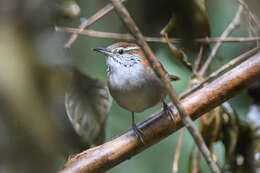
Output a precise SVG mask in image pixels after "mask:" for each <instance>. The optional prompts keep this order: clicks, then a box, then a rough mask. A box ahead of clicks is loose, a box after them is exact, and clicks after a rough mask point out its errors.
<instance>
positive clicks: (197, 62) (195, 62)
mask: <svg viewBox="0 0 260 173" xmlns="http://www.w3.org/2000/svg"><path fill="white" fill-rule="evenodd" d="M204 47H205V45H201V46H200V51H199V54H198V56H197V58H196V59H195V61H194V66H193V68H192V71H193V74H195V73H196V72H197V71H198V69H199V66H200V62H201V59H202V57H203V53H204Z"/></svg>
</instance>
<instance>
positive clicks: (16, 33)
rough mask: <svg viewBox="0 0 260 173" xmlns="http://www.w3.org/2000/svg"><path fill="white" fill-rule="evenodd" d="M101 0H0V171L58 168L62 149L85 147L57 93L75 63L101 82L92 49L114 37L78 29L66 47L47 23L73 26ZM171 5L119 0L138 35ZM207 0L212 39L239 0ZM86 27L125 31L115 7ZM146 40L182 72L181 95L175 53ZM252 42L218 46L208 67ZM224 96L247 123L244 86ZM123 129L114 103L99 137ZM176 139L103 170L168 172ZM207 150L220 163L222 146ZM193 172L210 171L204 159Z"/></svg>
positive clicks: (125, 121)
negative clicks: (86, 33)
mask: <svg viewBox="0 0 260 173" xmlns="http://www.w3.org/2000/svg"><path fill="white" fill-rule="evenodd" d="M107 3H109V1H105V0H97V1H91V0H78V1H76V2H74V1H73V0H55V1H51V0H25V1H23V2H21V1H19V0H2V1H1V2H0V56H1V58H0V138H1V139H0V154H1V156H2V157H1V158H0V172H4V173H12V172H17V171H18V172H27V173H28V172H36V171H37V172H57V171H58V170H60V169H61V168H62V166H63V164H64V163H65V162H66V160H67V158H68V157H69V155H73V154H76V153H79V152H80V151H83V150H84V149H87V148H88V147H89V146H90V145H89V144H87V143H86V142H85V141H84V140H82V138H80V137H79V136H78V135H77V134H76V133H75V131H74V129H73V127H72V125H71V123H70V121H69V119H68V117H67V115H66V112H65V106H64V95H65V92H66V91H67V89H68V87H69V86H70V82H71V78H72V72H73V69H75V68H76V69H79V70H80V71H81V72H83V73H84V74H86V75H87V76H91V77H93V78H97V79H99V80H101V81H103V82H106V65H105V59H104V57H102V56H100V55H99V54H97V53H95V52H93V51H92V50H91V49H92V48H95V47H106V46H108V45H110V44H112V43H115V42H118V41H119V40H114V39H103V38H93V37H88V36H83V35H80V36H79V38H78V40H77V41H76V42H75V43H74V44H73V45H72V47H71V49H64V48H63V46H64V44H65V43H66V41H67V40H68V38H69V36H70V34H68V33H60V32H55V30H54V26H72V27H77V26H78V25H79V24H80V17H84V18H89V17H90V16H92V15H93V14H94V13H95V12H97V11H98V10H99V9H101V8H103V7H104V6H105V5H106V4H107ZM174 3H175V1H170V0H168V1H167V0H163V1H150V0H144V1H138V0H128V2H127V3H125V5H126V7H127V8H128V10H129V12H130V14H131V15H132V16H133V18H134V20H135V21H136V23H137V25H138V26H139V28H140V30H141V31H142V32H143V34H144V35H146V36H160V31H161V30H162V28H163V27H164V26H165V25H166V24H167V22H168V20H169V19H170V18H171V15H172V13H173V9H174V8H173V7H174ZM252 3H257V1H252ZM206 4H207V7H208V15H209V24H210V32H211V36H212V37H219V36H220V34H221V33H222V32H223V31H224V30H225V28H226V27H227V26H228V24H229V23H230V22H231V21H232V19H233V17H234V16H235V13H236V10H237V8H238V3H237V1H235V0H233V1H225V0H219V1H214V0H208V1H207V2H206ZM79 9H80V13H79ZM89 28H90V29H94V30H97V31H107V32H116V33H126V32H127V28H126V27H125V26H124V25H123V24H122V22H121V20H120V19H119V17H118V16H117V15H116V13H115V12H114V11H112V12H111V13H109V14H108V15H106V16H105V17H103V18H102V19H100V20H99V21H98V22H96V23H95V24H93V25H91V26H90V27H89ZM231 36H245V37H246V36H248V31H247V25H246V22H244V21H243V20H242V24H241V26H240V27H239V28H238V29H236V30H235V31H234V32H233V33H232V35H231ZM150 46H151V47H152V49H153V51H154V52H155V54H156V57H157V58H158V59H159V60H160V61H161V62H162V64H163V65H164V66H165V68H166V70H167V71H168V72H169V73H170V74H175V75H177V76H180V77H181V80H180V81H178V82H174V84H173V85H174V88H175V89H176V91H177V92H178V93H181V92H183V91H184V90H185V89H187V88H188V85H189V82H190V79H191V73H190V72H189V70H188V69H187V68H186V67H185V66H183V65H182V64H181V63H180V61H179V60H177V59H176V58H175V57H174V55H173V54H172V52H171V51H170V49H169V48H168V46H167V44H162V43H150ZM253 46H254V44H253V43H239V44H238V43H226V44H224V46H222V48H221V49H220V51H219V52H218V54H217V57H216V58H215V60H214V62H213V63H212V66H211V68H210V71H214V70H215V69H217V68H219V67H220V66H222V65H223V64H224V63H227V62H228V61H230V60H231V59H232V58H234V57H236V56H238V55H240V54H241V53H243V52H245V51H246V50H248V49H249V48H250V47H253ZM211 47H212V45H211ZM187 52H188V55H189V60H190V61H192V60H193V59H194V58H195V57H196V55H197V53H198V51H197V50H190V51H189V50H188V51H187ZM168 100H169V99H168ZM229 102H230V104H231V105H232V106H233V107H234V109H235V110H236V111H237V112H238V115H239V117H240V119H242V120H244V121H246V120H247V114H248V110H249V106H250V105H251V104H252V103H253V100H252V98H251V97H249V95H248V94H247V92H244V93H242V94H240V95H238V96H236V97H234V98H232V99H231V100H230V101H229ZM160 108H161V105H157V106H156V107H153V108H151V109H148V110H146V111H145V112H143V113H138V114H137V116H136V120H137V121H140V120H142V119H144V118H145V117H146V116H147V115H150V114H152V113H154V112H155V111H156V110H158V109H160ZM196 124H198V122H196ZM130 127H131V116H130V112H129V111H126V110H124V109H123V108H121V107H120V106H118V105H117V104H116V103H115V102H113V104H112V108H111V110H110V112H109V116H108V119H107V122H106V126H105V131H106V140H110V139H111V138H113V137H115V136H117V135H119V134H121V133H122V132H124V131H125V130H127V129H129V128H130ZM184 132H185V133H184V138H183V143H182V149H181V157H180V161H179V172H180V173H186V172H188V164H189V163H188V160H189V155H190V153H191V151H192V150H193V149H194V148H193V145H194V142H193V140H192V138H191V136H190V135H189V133H187V131H186V130H185V131H184ZM177 137H178V133H175V134H173V135H171V136H169V137H168V138H167V139H165V140H163V141H162V142H160V143H158V144H156V145H154V146H152V147H150V148H149V149H147V150H145V151H144V152H142V153H140V154H138V155H137V156H135V157H133V158H131V159H130V160H127V161H125V162H123V163H122V164H120V165H118V166H116V167H115V168H113V169H111V170H109V171H108V172H109V173H119V172H124V173H128V172H129V173H130V172H171V169H172V161H173V156H174V153H175V150H176V145H177ZM214 151H215V152H216V155H217V162H218V164H219V165H221V166H223V164H224V147H223V144H222V143H220V142H218V143H216V144H215V145H214ZM201 158H202V157H201ZM200 171H201V172H209V169H208V166H207V165H206V164H205V161H204V160H203V159H202V162H201V165H200Z"/></svg>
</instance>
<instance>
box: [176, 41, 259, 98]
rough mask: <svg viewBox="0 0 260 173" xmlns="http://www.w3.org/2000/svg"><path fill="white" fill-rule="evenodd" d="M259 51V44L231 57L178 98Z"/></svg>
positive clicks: (183, 96)
mask: <svg viewBox="0 0 260 173" xmlns="http://www.w3.org/2000/svg"><path fill="white" fill-rule="evenodd" d="M259 51H260V46H259V47H255V48H253V49H251V50H249V51H247V52H245V53H243V54H242V55H239V56H238V57H236V58H234V59H232V60H231V61H229V62H228V63H227V64H225V65H224V66H222V67H221V68H219V69H218V70H217V71H215V72H213V73H211V74H210V75H209V76H208V77H206V78H205V79H204V80H202V81H201V82H200V83H199V84H198V85H196V86H194V87H192V88H190V89H188V90H187V91H185V92H184V93H182V94H181V96H180V99H183V98H185V97H186V96H188V95H189V94H191V93H192V92H194V91H196V90H197V89H199V88H200V87H202V86H203V85H204V84H205V83H206V82H208V81H210V80H211V79H213V78H215V77H217V76H218V75H219V74H221V73H223V72H224V71H226V70H227V69H229V68H230V67H232V66H234V65H236V64H238V63H240V62H241V61H243V60H245V59H246V58H248V57H249V56H252V55H254V54H256V53H257V52H259Z"/></svg>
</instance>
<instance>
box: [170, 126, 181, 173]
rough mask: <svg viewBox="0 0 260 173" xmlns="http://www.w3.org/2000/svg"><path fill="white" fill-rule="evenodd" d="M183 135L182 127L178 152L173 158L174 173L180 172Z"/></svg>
mask: <svg viewBox="0 0 260 173" xmlns="http://www.w3.org/2000/svg"><path fill="white" fill-rule="evenodd" d="M182 136H183V129H181V130H180V132H179V136H178V143H177V148H176V152H175V154H174V159H173V163H172V173H177V172H178V165H179V159H180V153H181V144H182Z"/></svg>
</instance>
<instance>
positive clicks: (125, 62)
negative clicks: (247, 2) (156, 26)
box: [93, 42, 180, 144]
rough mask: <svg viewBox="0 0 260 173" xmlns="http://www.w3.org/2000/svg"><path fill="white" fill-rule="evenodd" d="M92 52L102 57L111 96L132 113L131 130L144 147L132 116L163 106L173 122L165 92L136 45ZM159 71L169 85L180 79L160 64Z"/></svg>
mask: <svg viewBox="0 0 260 173" xmlns="http://www.w3.org/2000/svg"><path fill="white" fill-rule="evenodd" d="M93 50H94V51H97V52H99V53H101V54H103V55H105V57H106V65H107V84H108V89H109V91H110V94H111V96H112V97H113V98H114V100H115V101H116V102H117V103H118V104H119V105H120V106H121V107H123V108H124V109H126V110H129V111H131V112H132V129H133V131H134V133H135V135H136V137H137V138H138V139H139V140H140V141H141V142H142V143H143V144H144V140H143V132H142V130H141V129H139V128H138V127H137V126H136V124H135V116H134V115H135V112H137V113H138V112H143V111H144V110H145V109H148V108H150V107H153V106H155V105H156V104H158V103H159V102H162V103H163V110H164V111H165V112H166V113H167V114H168V115H170V117H171V119H173V120H174V115H173V112H172V110H171V109H170V107H169V106H168V105H167V104H166V103H165V101H164V100H165V98H166V96H167V90H166V88H165V87H164V85H163V83H162V81H161V80H160V79H159V77H158V76H157V75H156V74H155V72H154V71H153V69H152V67H151V64H150V63H149V61H148V60H147V58H146V57H145V54H144V52H143V50H142V49H141V48H140V47H139V46H138V45H137V44H135V43H129V42H118V43H114V44H112V45H110V46H108V47H106V48H94V49H93ZM160 68H161V69H162V70H163V71H164V72H165V75H167V77H168V79H169V80H170V81H176V80H179V79H180V78H179V77H178V76H175V75H170V74H168V73H167V72H166V70H165V69H164V67H163V66H162V64H161V63H160Z"/></svg>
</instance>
